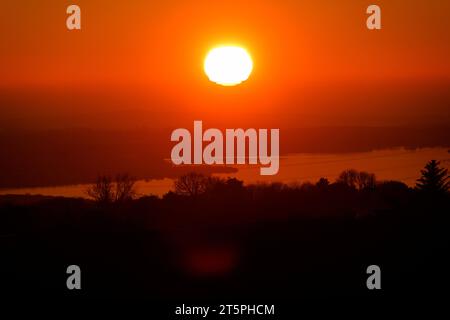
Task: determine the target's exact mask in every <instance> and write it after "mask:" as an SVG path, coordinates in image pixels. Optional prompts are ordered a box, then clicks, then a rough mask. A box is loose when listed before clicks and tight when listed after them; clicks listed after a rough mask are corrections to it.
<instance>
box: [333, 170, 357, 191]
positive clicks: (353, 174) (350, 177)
mask: <svg viewBox="0 0 450 320" xmlns="http://www.w3.org/2000/svg"><path fill="white" fill-rule="evenodd" d="M357 177H358V171H356V170H354V169H349V170H345V171H343V172H342V173H341V174H340V175H339V177H338V178H337V179H336V182H337V183H342V184H344V185H346V186H348V187H350V188H355V189H356V179H357Z"/></svg>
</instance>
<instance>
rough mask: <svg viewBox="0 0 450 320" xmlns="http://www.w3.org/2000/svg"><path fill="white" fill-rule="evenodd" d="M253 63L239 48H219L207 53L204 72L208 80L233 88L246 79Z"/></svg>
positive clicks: (242, 49)
mask: <svg viewBox="0 0 450 320" xmlns="http://www.w3.org/2000/svg"><path fill="white" fill-rule="evenodd" d="M252 69H253V61H252V58H251V57H250V55H249V54H248V52H247V51H246V50H245V49H244V48H241V47H236V46H221V47H217V48H214V49H212V50H211V51H209V53H208V54H207V56H206V58H205V63H204V70H205V73H206V75H207V76H208V78H209V80H211V81H212V82H215V83H217V84H220V85H223V86H235V85H238V84H240V83H241V82H243V81H245V80H247V79H248V77H249V76H250V74H251V73H252Z"/></svg>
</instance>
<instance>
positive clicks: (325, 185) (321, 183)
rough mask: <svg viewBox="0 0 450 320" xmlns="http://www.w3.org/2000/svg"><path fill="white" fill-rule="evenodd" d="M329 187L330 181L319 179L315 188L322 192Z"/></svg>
mask: <svg viewBox="0 0 450 320" xmlns="http://www.w3.org/2000/svg"><path fill="white" fill-rule="evenodd" d="M329 186H330V181H328V179H327V178H320V179H319V181H317V182H316V187H317V188H319V189H321V190H323V189H326V188H328V187H329Z"/></svg>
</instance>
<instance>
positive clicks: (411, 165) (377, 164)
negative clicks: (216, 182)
mask: <svg viewBox="0 0 450 320" xmlns="http://www.w3.org/2000/svg"><path fill="white" fill-rule="evenodd" d="M431 159H435V160H438V161H441V166H443V167H445V168H447V169H448V168H450V154H449V151H448V149H446V148H423V149H416V150H407V149H403V148H399V149H389V150H377V151H371V152H359V153H345V154H305V153H304V154H291V155H288V156H285V157H283V158H282V159H280V171H279V173H278V174H277V175H275V176H261V175H260V174H259V165H258V166H238V167H237V168H238V169H239V171H238V172H236V173H233V174H219V175H218V176H222V177H236V178H238V179H240V180H243V181H244V182H245V183H247V184H248V183H255V182H273V181H279V182H284V183H294V182H305V181H312V182H315V181H317V180H318V179H319V178H321V177H326V178H328V179H329V180H330V181H333V180H334V179H335V178H336V177H337V176H338V175H339V173H341V172H342V171H343V170H345V169H349V168H353V169H356V170H364V171H368V172H372V173H375V174H376V176H377V179H378V180H399V181H403V182H404V183H406V184H408V185H409V186H414V184H415V181H416V179H418V178H419V175H420V170H421V169H422V168H423V167H424V165H425V163H426V162H427V161H429V160H431ZM172 186H173V181H172V180H171V179H162V180H140V181H138V182H137V184H136V188H137V192H138V193H139V194H140V195H149V194H154V195H158V196H162V195H163V194H165V193H166V192H168V191H169V190H170V189H171V188H172ZM87 187H88V185H73V186H59V187H41V188H24V189H3V190H0V195H1V194H42V195H51V196H66V197H86V189H87Z"/></svg>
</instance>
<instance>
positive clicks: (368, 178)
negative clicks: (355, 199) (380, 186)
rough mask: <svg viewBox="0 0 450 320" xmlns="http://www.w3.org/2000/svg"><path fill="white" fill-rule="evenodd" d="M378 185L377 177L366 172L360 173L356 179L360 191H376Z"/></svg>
mask: <svg viewBox="0 0 450 320" xmlns="http://www.w3.org/2000/svg"><path fill="white" fill-rule="evenodd" d="M375 185H376V179H375V175H374V174H373V173H368V172H365V171H360V172H359V173H358V175H357V177H356V187H357V189H358V190H370V189H374V188H375Z"/></svg>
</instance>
